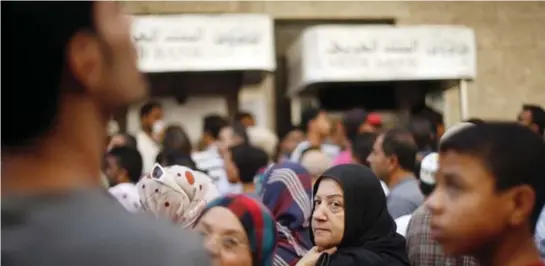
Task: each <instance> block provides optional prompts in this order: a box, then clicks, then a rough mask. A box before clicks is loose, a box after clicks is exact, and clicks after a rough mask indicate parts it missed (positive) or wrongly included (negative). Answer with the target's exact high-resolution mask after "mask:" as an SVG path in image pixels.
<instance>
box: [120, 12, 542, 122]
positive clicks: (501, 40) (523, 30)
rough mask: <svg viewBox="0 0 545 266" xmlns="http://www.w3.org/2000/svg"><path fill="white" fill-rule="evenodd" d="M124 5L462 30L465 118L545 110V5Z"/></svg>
mask: <svg viewBox="0 0 545 266" xmlns="http://www.w3.org/2000/svg"><path fill="white" fill-rule="evenodd" d="M125 5H126V6H127V8H128V10H129V11H130V12H133V13H135V14H168V13H225V12H233V13H267V14H270V15H272V16H273V17H274V18H275V19H294V20H302V19H313V20H316V19H393V20H395V23H396V24H401V25H415V24H455V25H464V26H468V27H471V28H473V29H474V30H475V34H476V38H477V47H478V50H477V78H476V80H474V81H471V82H469V83H468V90H469V94H468V95H469V115H470V116H472V117H481V118H485V119H513V118H515V117H516V113H517V112H518V110H519V108H520V106H521V104H522V103H537V104H541V105H543V106H545V27H544V26H543V25H545V2H412V1H411V2H354V1H353V2H340V1H329V2H311V1H305V2H302V1H301V2H296V1H291V2H287V1H266V2H265V1H253V2H243V1H232V2H207V1H199V2H197V1H191V2H189V1H185V2H157V1H154V2H125ZM445 97H446V100H447V101H448V103H447V106H448V107H447V108H454V109H452V110H450V111H449V113H451V114H452V113H456V112H457V110H456V108H457V107H458V103H457V101H458V100H459V98H458V95H457V94H456V93H453V92H450V93H446V94H445ZM455 116H457V115H455ZM453 118H454V117H453ZM447 120H452V119H449V118H447Z"/></svg>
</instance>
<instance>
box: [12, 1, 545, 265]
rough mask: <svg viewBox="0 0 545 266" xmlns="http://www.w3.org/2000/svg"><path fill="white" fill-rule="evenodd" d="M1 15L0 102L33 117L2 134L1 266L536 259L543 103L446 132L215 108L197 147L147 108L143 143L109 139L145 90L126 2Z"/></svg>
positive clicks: (543, 188)
mask: <svg viewBox="0 0 545 266" xmlns="http://www.w3.org/2000/svg"><path fill="white" fill-rule="evenodd" d="M2 9H3V12H2V15H3V17H4V18H3V19H4V22H5V25H7V27H5V29H4V30H5V32H6V34H7V36H8V37H9V38H6V40H5V42H4V43H5V45H6V46H7V47H8V49H9V50H10V51H12V53H9V54H6V55H5V58H4V59H5V60H6V63H7V64H8V65H9V66H10V67H11V71H13V72H14V74H12V75H6V76H5V77H4V78H5V80H4V81H5V82H6V80H7V83H6V84H9V86H7V88H4V95H3V96H4V99H5V102H3V103H5V104H7V105H9V109H10V110H11V111H13V112H15V113H17V114H19V116H18V117H17V118H18V120H22V121H27V122H26V123H20V121H17V122H14V121H9V120H8V121H6V120H5V121H4V123H5V127H4V130H3V132H2V133H3V134H2V175H3V179H2V217H1V219H2V263H4V264H6V265H18V266H19V265H21V266H26V265H84V266H85V265H89V266H91V265H104V266H121V265H131V266H138V265H161V266H163V265H165V266H167V265H168V266H170V265H176V266H179V265H189V266H193V265H194V266H196V265H199V266H205V265H221V266H231V265H233V266H234V265H237V266H269V265H272V266H285V265H295V266H314V265H317V266H322V265H323V266H356V265H384V266H386V265H415V266H417V265H423V266H426V265H492V266H496V265H505V266H538V265H539V266H542V265H545V264H544V262H543V261H542V260H543V259H544V258H543V257H544V256H543V255H544V244H545V240H544V235H543V233H544V231H545V226H544V223H545V221H544V219H545V215H544V214H543V212H544V204H545V167H544V163H545V143H544V141H543V135H544V131H545V111H543V109H542V108H541V107H539V106H533V105H525V106H523V108H522V110H521V113H520V115H519V117H518V123H516V122H515V121H511V122H492V121H482V120H478V119H472V120H470V121H466V122H463V123H460V124H458V125H456V126H454V127H452V128H449V129H448V130H447V131H446V132H445V133H444V134H442V132H441V130H439V128H440V127H439V126H438V125H434V123H433V122H431V120H427V121H425V119H424V120H418V121H413V122H412V123H411V124H410V125H409V126H404V125H398V126H399V128H393V129H389V128H385V127H383V125H382V121H381V117H380V116H379V115H377V114H374V113H367V112H366V111H365V110H364V109H357V110H351V111H349V112H347V113H346V114H345V116H344V117H343V119H342V121H341V122H340V123H338V124H336V125H333V123H332V122H331V121H330V119H329V117H328V115H327V113H326V112H325V110H321V109H315V108H313V109H308V110H305V111H304V113H303V116H302V118H303V119H302V123H301V125H300V127H298V128H294V129H293V130H291V131H290V132H287V133H286V134H283V136H282V137H281V138H279V139H276V137H275V136H274V134H272V133H271V132H268V130H266V129H262V128H257V127H255V121H254V120H253V117H252V116H251V114H248V113H244V112H241V113H240V114H239V115H237V117H236V119H235V121H229V119H227V118H225V117H222V116H221V115H217V114H212V115H209V116H206V117H204V118H203V134H202V138H201V141H200V143H199V145H192V143H191V141H190V140H189V138H188V135H187V133H186V132H185V130H184V128H183V127H182V126H180V125H168V124H166V123H165V122H164V121H163V115H164V112H165V110H163V108H162V107H161V105H160V104H157V103H154V102H150V103H148V104H146V105H144V106H143V107H142V109H141V112H140V121H141V132H139V133H138V134H137V135H136V137H132V136H130V135H127V134H119V135H115V136H108V135H107V130H106V128H107V124H108V119H109V117H110V116H111V114H112V112H113V110H116V109H117V108H119V107H123V106H127V105H130V104H135V103H137V102H139V101H141V100H142V99H145V98H146V97H147V89H146V82H145V79H144V78H143V76H142V74H141V73H140V72H139V71H138V68H137V65H136V55H135V53H134V49H133V46H132V45H133V44H132V42H131V40H130V35H129V34H128V33H129V27H130V23H128V21H127V17H126V16H125V14H124V13H123V12H122V11H121V8H120V4H119V3H116V2H81V3H80V2H66V3H64V2H63V3H60V2H59V3H56V4H51V3H48V2H6V3H3V4H2ZM14 25H16V27H15V26H14ZM21 33H25V34H21ZM37 39H39V40H40V42H43V43H42V45H37V46H36V45H35V44H34V41H35V40H37ZM28 73H33V75H36V78H28V77H27V75H28ZM14 84H16V85H14ZM20 88H25V89H27V90H22V89H20ZM29 91H31V92H32V93H33V94H35V95H39V96H40V97H37V99H32V98H30V99H29V98H28V97H27V96H28V94H29ZM19 99H25V101H27V102H26V104H20V102H18V101H19ZM333 129H335V131H336V132H337V133H339V135H338V136H337V137H336V138H332V137H331V136H330V135H331V132H332V131H333ZM108 138H110V141H109V143H108V142H107V141H105V140H107V139H108ZM195 146H198V147H195ZM106 188H107V189H106ZM540 252H541V253H540ZM540 255H541V257H540Z"/></svg>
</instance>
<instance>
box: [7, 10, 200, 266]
mask: <svg viewBox="0 0 545 266" xmlns="http://www.w3.org/2000/svg"><path fill="white" fill-rule="evenodd" d="M2 22H3V23H2V24H3V28H2V30H3V31H2V35H3V36H2V37H4V42H3V48H6V51H9V52H7V53H4V58H3V59H4V60H5V61H4V64H5V65H6V66H9V68H4V69H6V70H9V71H10V73H9V74H7V73H6V74H5V75H2V76H3V82H4V83H3V84H2V85H4V86H3V87H4V88H3V95H2V96H3V97H2V107H3V108H5V109H3V111H5V110H10V111H11V112H15V113H17V114H19V115H18V116H17V120H11V121H10V120H7V117H6V119H4V121H3V126H4V128H3V130H2V244H3V245H2V263H3V264H5V265H19V266H25V265H80V266H85V265H89V266H96V265H102V266H121V265H131V266H135V265H173V266H174V265H176V266H179V265H208V264H209V262H208V258H207V256H206V254H205V253H204V250H203V249H202V242H201V240H200V238H199V237H198V236H197V235H195V234H193V233H189V232H183V231H181V230H180V229H179V228H175V227H172V226H170V225H167V224H162V223H160V222H157V221H156V220H154V219H153V220H151V219H147V218H144V217H138V216H135V215H132V214H130V213H128V212H126V211H125V210H124V209H123V207H122V206H120V205H119V204H118V203H117V202H115V199H114V198H113V197H111V196H109V195H108V192H106V191H105V190H104V189H103V188H101V183H100V169H101V162H102V157H103V153H104V147H105V144H106V143H105V140H106V125H107V123H108V118H109V117H110V116H111V113H112V111H113V110H115V109H116V108H118V107H122V106H125V105H127V104H132V103H135V102H137V101H140V100H141V99H142V98H143V97H145V96H146V94H147V88H146V83H145V81H144V79H143V77H142V75H141V74H140V73H139V71H138V69H137V65H136V59H137V58H136V52H135V49H134V46H133V43H132V41H131V37H130V30H129V29H130V21H129V20H127V16H126V15H125V14H124V13H123V12H122V10H121V6H120V4H119V3H117V2H22V1H21V2H2ZM29 96H31V97H29Z"/></svg>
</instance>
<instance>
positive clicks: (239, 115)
mask: <svg viewBox="0 0 545 266" xmlns="http://www.w3.org/2000/svg"><path fill="white" fill-rule="evenodd" d="M244 118H250V119H254V116H253V115H252V114H251V113H250V112H246V111H239V112H237V113H236V114H235V120H236V121H239V122H240V121H241V120H242V119H244Z"/></svg>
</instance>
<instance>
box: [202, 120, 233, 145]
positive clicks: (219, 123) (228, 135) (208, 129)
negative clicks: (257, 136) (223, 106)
mask: <svg viewBox="0 0 545 266" xmlns="http://www.w3.org/2000/svg"><path fill="white" fill-rule="evenodd" d="M232 139H233V129H232V128H231V126H230V124H229V122H228V121H227V119H225V118H224V117H222V116H220V115H207V116H205V117H204V119H203V141H204V143H205V145H207V146H208V145H211V144H213V143H221V144H222V145H226V146H230V145H231V142H232Z"/></svg>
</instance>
